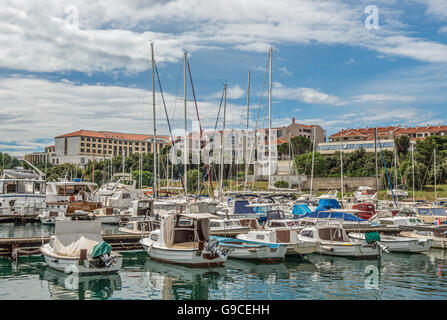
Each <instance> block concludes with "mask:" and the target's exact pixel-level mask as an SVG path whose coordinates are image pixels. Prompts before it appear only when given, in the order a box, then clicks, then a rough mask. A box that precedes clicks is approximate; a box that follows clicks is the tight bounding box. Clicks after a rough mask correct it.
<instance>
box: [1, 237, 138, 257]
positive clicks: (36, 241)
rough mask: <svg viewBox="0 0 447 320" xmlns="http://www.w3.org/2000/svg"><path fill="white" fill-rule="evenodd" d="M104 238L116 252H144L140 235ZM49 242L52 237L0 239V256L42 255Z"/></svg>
mask: <svg viewBox="0 0 447 320" xmlns="http://www.w3.org/2000/svg"><path fill="white" fill-rule="evenodd" d="M102 238H103V239H104V241H106V242H107V243H108V244H110V245H111V246H112V249H113V250H116V251H128V250H143V247H142V246H141V245H140V244H139V241H140V239H141V235H139V234H103V235H102ZM48 241H50V237H31V238H0V256H8V257H11V258H13V259H17V258H18V257H19V256H20V255H40V251H39V248H40V246H41V245H42V244H45V243H48Z"/></svg>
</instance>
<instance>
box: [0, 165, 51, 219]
mask: <svg viewBox="0 0 447 320" xmlns="http://www.w3.org/2000/svg"><path fill="white" fill-rule="evenodd" d="M44 208H45V180H44V179H43V174H41V175H39V174H36V173H34V171H32V170H25V169H24V168H22V167H17V168H15V169H10V170H3V171H2V175H1V177H0V219H1V214H8V215H10V214H22V215H25V214H36V213H37V214H38V213H40V211H41V210H42V209H44Z"/></svg>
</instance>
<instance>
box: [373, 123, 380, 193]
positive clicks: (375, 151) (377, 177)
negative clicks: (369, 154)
mask: <svg viewBox="0 0 447 320" xmlns="http://www.w3.org/2000/svg"><path fill="white" fill-rule="evenodd" d="M374 158H375V162H376V193H377V192H379V168H378V163H377V127H375V128H374Z"/></svg>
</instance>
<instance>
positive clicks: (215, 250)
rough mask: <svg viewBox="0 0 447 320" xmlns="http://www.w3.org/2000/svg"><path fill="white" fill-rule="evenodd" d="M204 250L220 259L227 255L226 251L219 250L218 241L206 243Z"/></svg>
mask: <svg viewBox="0 0 447 320" xmlns="http://www.w3.org/2000/svg"><path fill="white" fill-rule="evenodd" d="M205 250H206V251H208V252H209V253H211V254H212V255H213V256H214V255H216V254H217V255H218V256H219V257H221V258H225V257H226V256H227V254H228V250H227V249H221V248H219V241H217V239H211V240H210V241H208V243H207V245H206V247H205Z"/></svg>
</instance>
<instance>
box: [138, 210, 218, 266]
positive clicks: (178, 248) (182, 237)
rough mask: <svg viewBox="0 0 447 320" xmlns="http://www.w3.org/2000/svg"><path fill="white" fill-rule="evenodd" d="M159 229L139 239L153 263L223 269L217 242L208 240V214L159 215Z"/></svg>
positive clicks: (210, 217) (210, 216)
mask: <svg viewBox="0 0 447 320" xmlns="http://www.w3.org/2000/svg"><path fill="white" fill-rule="evenodd" d="M159 216H160V229H158V230H154V231H152V232H150V234H149V236H148V237H145V238H143V239H142V240H140V243H141V245H142V246H143V247H144V249H145V250H146V251H147V253H148V255H149V257H151V259H153V260H155V261H161V262H166V263H174V264H181V265H186V266H195V267H211V266H222V265H223V264H224V263H225V261H226V260H227V254H226V251H225V250H222V249H221V248H220V247H219V245H218V242H217V240H211V239H210V238H209V220H210V219H212V218H215V217H216V216H215V215H211V214H209V213H189V214H188V213H184V214H179V213H177V214H169V213H162V212H161V213H159Z"/></svg>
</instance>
